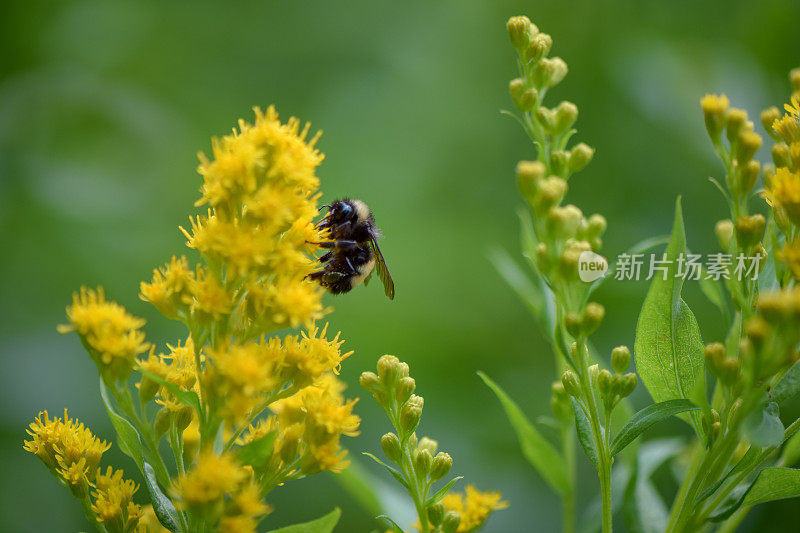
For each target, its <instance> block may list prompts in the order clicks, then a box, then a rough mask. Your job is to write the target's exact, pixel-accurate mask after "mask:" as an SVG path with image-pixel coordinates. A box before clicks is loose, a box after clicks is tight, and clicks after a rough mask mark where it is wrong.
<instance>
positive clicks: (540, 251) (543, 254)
mask: <svg viewBox="0 0 800 533" xmlns="http://www.w3.org/2000/svg"><path fill="white" fill-rule="evenodd" d="M536 267H537V268H538V269H539V272H542V273H543V274H546V275H547V274H549V273H550V270H551V269H552V268H553V264H552V262H551V261H550V256H549V255H548V248H547V245H546V244H545V243H543V242H540V243H539V244H537V245H536Z"/></svg>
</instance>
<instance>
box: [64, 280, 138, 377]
mask: <svg viewBox="0 0 800 533" xmlns="http://www.w3.org/2000/svg"><path fill="white" fill-rule="evenodd" d="M67 318H69V322H70V323H69V324H66V325H61V326H59V327H58V331H59V333H69V332H72V331H77V332H78V334H79V335H80V336H81V339H82V340H83V341H84V343H85V344H86V346H87V347H88V349H89V353H90V354H91V356H92V358H93V359H94V362H95V363H96V364H97V367H98V369H99V370H100V373H101V374H102V375H103V376H104V377H105V378H108V379H110V380H111V381H116V380H119V379H124V378H125V377H127V376H128V374H130V372H131V369H132V368H133V363H134V361H135V359H136V356H137V355H138V354H140V353H142V352H144V351H145V350H147V348H148V346H149V345H148V344H147V343H146V342H145V338H144V333H143V332H142V331H140V329H141V328H142V326H144V324H145V320H144V319H143V318H137V317H135V316H133V315H131V314H129V313H128V312H127V311H126V310H125V308H124V307H122V306H121V305H119V304H117V303H115V302H109V301H106V298H105V293H104V292H103V289H102V288H99V289H97V290H96V291H95V290H92V289H88V288H86V287H81V290H80V292H79V293H75V294H74V295H73V296H72V305H71V306H69V307H67Z"/></svg>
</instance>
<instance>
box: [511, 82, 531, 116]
mask: <svg viewBox="0 0 800 533" xmlns="http://www.w3.org/2000/svg"><path fill="white" fill-rule="evenodd" d="M508 92H509V94H510V95H511V101H513V102H514V105H515V106H517V109H519V110H520V111H527V109H524V108H523V106H522V93H524V92H525V80H523V79H522V78H514V79H513V80H511V81H510V82H508Z"/></svg>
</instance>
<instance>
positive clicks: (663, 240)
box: [589, 235, 669, 294]
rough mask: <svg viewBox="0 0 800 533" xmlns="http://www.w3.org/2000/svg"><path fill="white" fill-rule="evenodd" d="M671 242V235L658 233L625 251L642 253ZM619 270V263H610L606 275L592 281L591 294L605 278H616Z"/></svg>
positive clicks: (631, 253)
mask: <svg viewBox="0 0 800 533" xmlns="http://www.w3.org/2000/svg"><path fill="white" fill-rule="evenodd" d="M668 242H669V235H657V236H655V237H648V238H646V239H642V240H641V241H639V242H637V243H636V244H634V245H633V246H631V247H630V248H628V249H627V250H625V253H626V254H628V255H634V254H642V253H644V252H646V251H647V250H650V249H651V248H655V247H656V246H661V245H662V244H667V243H668ZM616 272H617V265H616V264H610V265H609V270H608V272H606V275H605V276H603V277H602V278H597V279H596V280H595V281H593V282H592V285H591V288H590V289H589V293H590V294H591V293H592V292H594V291H595V290H597V289H598V288H599V287H600V285H602V284H603V283H604V282H605V280H607V279H614V276H615V274H616Z"/></svg>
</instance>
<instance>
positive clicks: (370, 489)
mask: <svg viewBox="0 0 800 533" xmlns="http://www.w3.org/2000/svg"><path fill="white" fill-rule="evenodd" d="M331 476H332V477H333V479H334V480H335V481H336V482H337V483H339V485H341V486H342V487H344V489H345V490H346V491H347V492H348V493H349V494H350V495H351V496H352V497H353V499H355V500H356V501H357V502H358V503H359V504H360V505H361V507H362V508H363V509H364V510H365V511H366V512H367V513H369V514H370V515H372V516H375V515H379V514H381V513H383V508H384V506H383V504H382V503H381V498H379V497H378V494H379V493H378V488H377V487H376V484H375V481H374V479H373V478H372V476H371V475H370V473H369V472H367V471H366V469H365V468H364V465H363V464H362V463H361V461H358V460H353V461H351V462H350V466H348V467H347V468H346V469H344V471H342V472H340V473H338V474H331Z"/></svg>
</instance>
